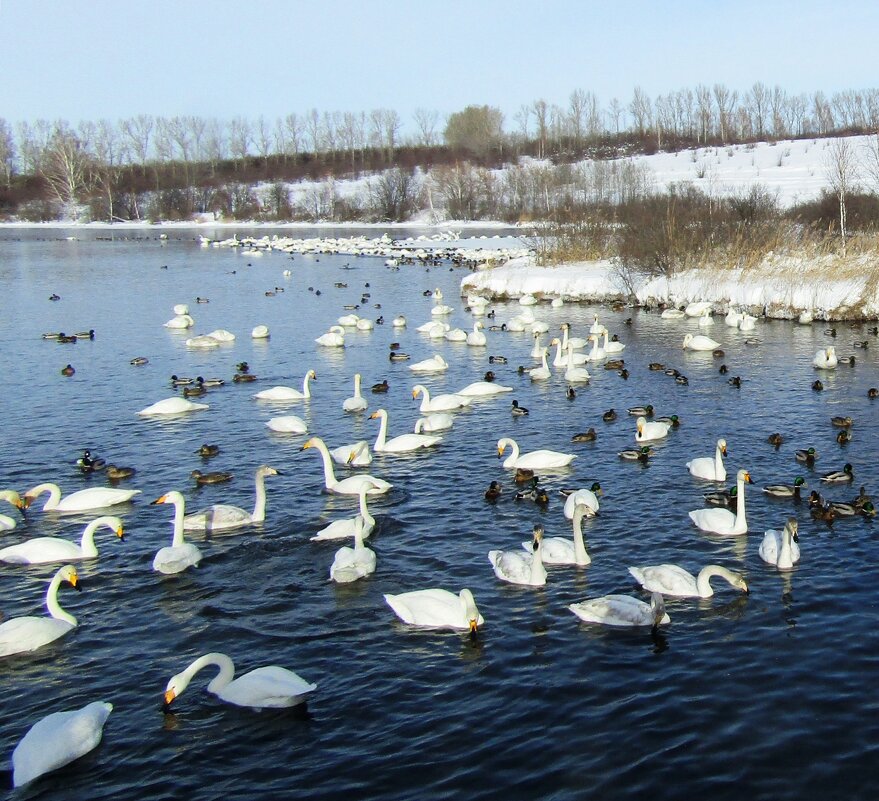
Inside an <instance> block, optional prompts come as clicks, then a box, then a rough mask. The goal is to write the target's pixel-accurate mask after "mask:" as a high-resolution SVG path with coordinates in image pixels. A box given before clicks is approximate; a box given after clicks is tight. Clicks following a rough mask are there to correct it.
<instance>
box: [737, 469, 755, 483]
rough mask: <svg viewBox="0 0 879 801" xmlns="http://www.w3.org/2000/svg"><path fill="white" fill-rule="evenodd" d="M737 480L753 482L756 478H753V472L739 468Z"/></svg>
mask: <svg viewBox="0 0 879 801" xmlns="http://www.w3.org/2000/svg"><path fill="white" fill-rule="evenodd" d="M736 480H737V481H743V482H744V483H745V484H753V483H754V480H753V479H752V478H751V474H750V473H749V472H748V471H747V470H739V472H738V473H737V474H736Z"/></svg>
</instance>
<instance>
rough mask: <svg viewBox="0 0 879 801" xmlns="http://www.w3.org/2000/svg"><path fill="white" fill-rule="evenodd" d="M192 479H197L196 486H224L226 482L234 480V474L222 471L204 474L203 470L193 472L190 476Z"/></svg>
mask: <svg viewBox="0 0 879 801" xmlns="http://www.w3.org/2000/svg"><path fill="white" fill-rule="evenodd" d="M189 477H190V478H194V479H195V483H196V484H222V483H223V482H225V481H231V480H232V474H231V473H226V472H222V471H216V472H213V473H202V472H201V470H193V471H192V472H191V473H190V474H189Z"/></svg>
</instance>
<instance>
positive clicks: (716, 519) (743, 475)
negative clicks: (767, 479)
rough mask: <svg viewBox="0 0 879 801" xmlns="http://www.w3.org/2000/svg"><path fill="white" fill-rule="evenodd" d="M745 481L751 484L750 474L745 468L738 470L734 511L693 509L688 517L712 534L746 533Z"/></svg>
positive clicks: (731, 534)
mask: <svg viewBox="0 0 879 801" xmlns="http://www.w3.org/2000/svg"><path fill="white" fill-rule="evenodd" d="M745 483H748V484H753V483H754V482H753V481H752V480H751V474H750V473H749V472H748V471H747V470H739V472H738V474H737V476H736V494H737V496H738V497H737V499H736V512H735V514H733V513H732V512H731V511H730V510H729V509H718V508H713V509H695V510H694V511H692V512H690V519H691V520H692V521H693V522H694V523H695V524H696V526H697V527H698V528H699V529H701V530H702V531H707V532H710V533H713V534H723V535H725V536H733V535H737V534H747V533H748V521H747V519H746V518H745Z"/></svg>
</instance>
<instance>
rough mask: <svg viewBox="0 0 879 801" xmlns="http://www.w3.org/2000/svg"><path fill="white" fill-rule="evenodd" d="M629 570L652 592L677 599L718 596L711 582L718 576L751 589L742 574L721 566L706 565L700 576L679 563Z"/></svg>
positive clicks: (744, 589) (735, 584)
mask: <svg viewBox="0 0 879 801" xmlns="http://www.w3.org/2000/svg"><path fill="white" fill-rule="evenodd" d="M629 572H630V573H631V574H632V575H633V576H634V577H635V581H637V582H638V583H639V584H640V585H641V586H642V587H643V588H644V589H645V590H647V591H648V592H659V593H662V594H663V595H671V596H673V597H675V598H710V597H711V596H712V595H714V590H713V589H712V588H711V583H710V582H711V579H712V577H714V576H719V577H720V578H722V579H726V581H728V582H729V583H730V584H731V585H732V586H733V587H736V588H737V589H740V590H742V592H748V584H747V582H746V581H745V579H744V578H743V577H742V576H741V575H740V574H739V573H734V572H733V571H732V570H727V569H726V568H725V567H721V566H720V565H706V566H705V567H703V568H702V569H701V570H700V571H699V576H698V578H697V577H696V576H694V575H693V574H692V573H688V572H687V571H686V570H684V569H683V568H682V567H678V566H677V565H645V566H644V567H630V568H629Z"/></svg>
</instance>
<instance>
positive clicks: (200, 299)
mask: <svg viewBox="0 0 879 801" xmlns="http://www.w3.org/2000/svg"><path fill="white" fill-rule="evenodd" d="M195 302H196V303H210V302H211V301H210V298H202V297H196V299H195Z"/></svg>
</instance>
